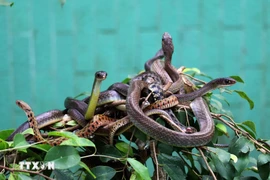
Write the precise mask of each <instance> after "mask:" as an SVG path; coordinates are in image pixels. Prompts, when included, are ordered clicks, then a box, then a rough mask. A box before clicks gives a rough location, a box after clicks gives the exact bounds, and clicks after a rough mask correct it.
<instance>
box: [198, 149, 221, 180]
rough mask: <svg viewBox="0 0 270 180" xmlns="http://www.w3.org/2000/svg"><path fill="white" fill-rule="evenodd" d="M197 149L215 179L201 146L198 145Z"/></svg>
mask: <svg viewBox="0 0 270 180" xmlns="http://www.w3.org/2000/svg"><path fill="white" fill-rule="evenodd" d="M197 149H198V151H199V152H200V154H201V155H202V158H203V160H204V162H205V164H206V166H207V168H208V170H209V171H210V173H211V175H212V177H213V178H214V180H217V178H216V176H215V174H214V172H213V170H212V169H211V167H210V166H209V164H208V162H207V159H206V158H205V156H204V154H203V152H202V150H201V148H200V147H198V148H197Z"/></svg>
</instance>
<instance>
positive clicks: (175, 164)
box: [158, 154, 187, 180]
mask: <svg viewBox="0 0 270 180" xmlns="http://www.w3.org/2000/svg"><path fill="white" fill-rule="evenodd" d="M158 162H159V165H161V166H162V167H163V169H164V170H165V171H166V173H167V174H168V175H169V176H170V178H171V179H172V180H178V179H186V177H187V175H186V173H185V168H184V166H183V164H184V162H183V161H182V159H181V158H180V157H178V156H169V155H166V154H160V155H159V156H158Z"/></svg>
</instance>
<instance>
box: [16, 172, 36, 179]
mask: <svg viewBox="0 0 270 180" xmlns="http://www.w3.org/2000/svg"><path fill="white" fill-rule="evenodd" d="M18 177H19V178H20V179H23V180H33V179H32V178H31V177H30V176H29V175H25V174H23V173H19V174H18Z"/></svg>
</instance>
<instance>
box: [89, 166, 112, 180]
mask: <svg viewBox="0 0 270 180" xmlns="http://www.w3.org/2000/svg"><path fill="white" fill-rule="evenodd" d="M91 171H92V172H93V174H95V176H96V178H93V176H89V175H88V176H86V179H89V180H106V179H112V178H113V176H114V175H115V174H116V171H115V169H113V168H111V167H109V166H96V167H94V168H92V169H91Z"/></svg>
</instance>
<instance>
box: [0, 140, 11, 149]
mask: <svg viewBox="0 0 270 180" xmlns="http://www.w3.org/2000/svg"><path fill="white" fill-rule="evenodd" d="M8 147H9V145H8V143H7V142H6V141H4V140H3V139H0V150H3V149H7V148H8Z"/></svg>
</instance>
